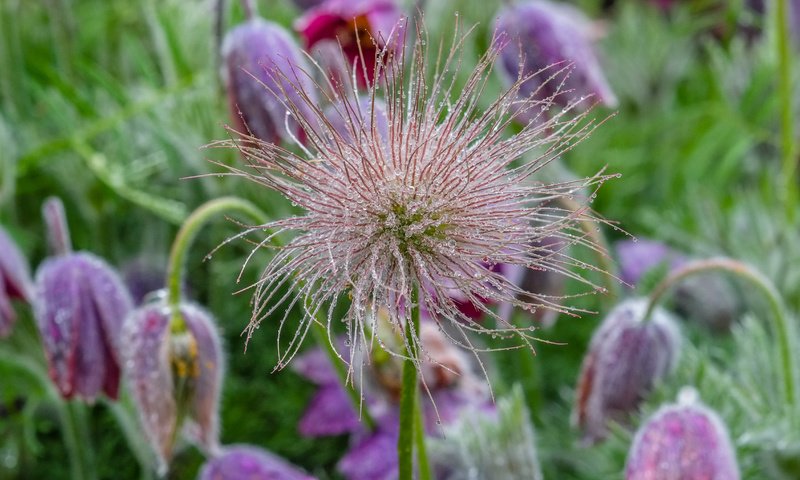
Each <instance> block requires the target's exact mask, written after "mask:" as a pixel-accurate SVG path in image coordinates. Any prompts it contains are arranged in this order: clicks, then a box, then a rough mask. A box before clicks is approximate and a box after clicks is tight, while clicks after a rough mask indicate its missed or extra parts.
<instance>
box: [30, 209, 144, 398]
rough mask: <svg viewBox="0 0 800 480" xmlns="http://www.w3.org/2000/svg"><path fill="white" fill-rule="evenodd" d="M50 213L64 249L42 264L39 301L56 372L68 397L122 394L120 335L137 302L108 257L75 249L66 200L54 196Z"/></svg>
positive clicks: (52, 369) (36, 309) (53, 234)
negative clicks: (104, 258) (63, 204)
mask: <svg viewBox="0 0 800 480" xmlns="http://www.w3.org/2000/svg"><path fill="white" fill-rule="evenodd" d="M44 215H45V218H46V220H47V221H48V223H49V224H50V226H51V229H50V234H51V238H50V240H51V243H52V244H53V245H54V246H56V247H57V251H58V253H59V254H58V255H56V256H53V257H50V258H48V259H47V260H45V261H44V263H42V264H41V265H40V266H39V269H38V270H37V272H36V283H35V298H34V301H33V305H34V314H35V316H36V322H37V325H38V327H39V331H40V333H41V337H42V344H43V346H44V351H45V357H46V358H47V362H48V365H49V372H50V377H51V378H52V379H53V382H54V383H55V384H56V387H57V388H58V390H59V392H61V395H63V396H64V397H65V398H71V397H73V396H76V395H77V396H79V397H81V398H83V399H85V400H87V401H93V400H94V399H95V398H96V397H97V395H98V394H99V393H100V392H101V391H102V392H104V393H105V394H106V395H107V396H108V397H110V398H116V397H117V393H118V389H119V378H120V358H119V357H120V355H119V348H120V339H119V335H120V331H121V328H122V322H123V321H124V320H125V317H126V316H127V315H128V313H129V312H130V311H131V309H132V308H133V301H132V300H131V297H130V294H129V293H128V290H127V289H126V288H125V286H124V285H123V283H122V280H121V279H120V278H119V275H118V274H117V273H116V272H115V271H114V270H113V269H112V268H111V266H109V265H108V264H107V263H106V262H104V261H103V260H102V259H100V258H98V257H96V256H95V255H92V254H91V253H87V252H77V253H72V252H71V251H69V237H68V235H69V233H68V232H67V229H66V219H65V218H64V212H63V206H62V205H61V202H60V200H58V199H50V200H48V201H47V202H46V203H45V206H44Z"/></svg>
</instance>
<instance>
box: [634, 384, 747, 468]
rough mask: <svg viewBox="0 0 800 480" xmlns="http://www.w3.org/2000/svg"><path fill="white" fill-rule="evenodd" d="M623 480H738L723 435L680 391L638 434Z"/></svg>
mask: <svg viewBox="0 0 800 480" xmlns="http://www.w3.org/2000/svg"><path fill="white" fill-rule="evenodd" d="M625 479H626V480H684V479H686V480H689V479H703V480H738V479H739V467H738V465H737V464H736V454H735V453H734V451H733V446H732V445H731V441H730V437H729V436H728V430H727V429H726V428H725V425H724V424H723V423H722V420H721V419H720V418H719V415H717V414H716V413H715V412H713V411H712V410H710V409H709V408H707V407H706V406H704V405H702V404H701V403H700V402H699V401H698V400H697V398H696V392H694V391H687V390H684V391H682V392H681V395H680V398H679V400H678V403H677V404H673V405H665V406H663V407H661V408H660V409H659V410H658V411H656V413H654V414H653V415H652V416H651V417H650V418H648V419H647V421H646V422H645V423H644V425H642V427H641V428H640V429H639V432H638V433H637V434H636V437H635V438H634V440H633V445H632V446H631V451H630V453H629V454H628V461H627V465H626V467H625Z"/></svg>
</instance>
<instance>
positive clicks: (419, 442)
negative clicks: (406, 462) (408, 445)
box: [414, 395, 431, 480]
mask: <svg viewBox="0 0 800 480" xmlns="http://www.w3.org/2000/svg"><path fill="white" fill-rule="evenodd" d="M416 397H417V401H416V405H415V406H414V411H415V413H416V415H414V417H415V418H416V422H415V423H416V426H415V429H414V443H415V445H416V448H417V463H418V464H419V480H431V466H430V463H429V462H428V451H427V449H426V448H425V420H424V414H423V411H422V405H421V402H420V396H419V395H417V396H416Z"/></svg>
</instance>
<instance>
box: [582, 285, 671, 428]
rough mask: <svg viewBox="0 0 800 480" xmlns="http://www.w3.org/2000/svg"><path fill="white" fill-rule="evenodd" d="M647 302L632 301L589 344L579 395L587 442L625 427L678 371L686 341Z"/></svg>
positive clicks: (665, 316)
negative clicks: (613, 425)
mask: <svg viewBox="0 0 800 480" xmlns="http://www.w3.org/2000/svg"><path fill="white" fill-rule="evenodd" d="M647 303H648V302H647V300H646V299H643V298H637V299H631V300H626V301H624V302H623V303H621V304H619V305H617V306H616V307H615V308H614V309H613V310H612V311H611V312H610V313H609V314H608V316H606V318H605V320H603V323H602V324H601V325H600V327H599V328H598V329H597V331H596V332H595V334H594V336H593V337H592V341H591V343H590V344H589V351H588V352H587V353H586V356H585V357H584V360H583V365H582V367H581V374H580V377H579V379H578V387H577V392H576V394H575V396H576V400H575V411H574V421H575V422H576V423H577V425H578V427H580V429H581V430H582V431H583V432H584V436H585V438H586V440H587V441H596V440H600V439H602V438H603V437H604V436H605V434H606V431H607V430H606V428H607V424H608V422H609V421H616V422H625V421H626V420H627V418H628V414H630V413H631V412H633V411H634V410H635V409H636V408H637V407H638V406H639V403H640V402H641V401H642V400H643V399H644V398H645V396H646V395H647V394H648V393H649V392H650V390H652V388H653V386H654V385H655V384H656V383H657V382H658V381H659V380H661V379H662V378H664V376H666V375H667V374H668V373H669V372H670V371H671V370H672V369H673V368H674V366H675V364H676V362H677V357H678V353H679V348H680V337H679V333H678V330H677V327H676V325H675V323H674V321H673V320H672V317H671V316H670V315H669V314H668V313H667V312H666V311H664V310H662V309H660V308H656V309H655V310H654V311H653V312H652V314H651V317H650V318H649V319H648V320H647V321H645V319H644V314H645V308H646V307H647Z"/></svg>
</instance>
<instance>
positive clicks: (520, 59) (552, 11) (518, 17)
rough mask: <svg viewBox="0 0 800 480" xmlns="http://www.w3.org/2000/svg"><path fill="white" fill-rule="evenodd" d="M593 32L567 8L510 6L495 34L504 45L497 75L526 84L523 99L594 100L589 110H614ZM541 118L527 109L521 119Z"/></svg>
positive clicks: (539, 1)
mask: <svg viewBox="0 0 800 480" xmlns="http://www.w3.org/2000/svg"><path fill="white" fill-rule="evenodd" d="M593 29H594V27H593V25H592V23H591V22H590V21H589V19H588V18H586V17H585V16H584V15H583V13H582V12H580V11H579V10H577V9H576V8H574V7H571V6H568V5H565V4H559V3H554V2H549V1H546V0H530V1H523V2H519V3H514V4H511V5H508V6H506V7H504V8H503V9H502V10H501V11H500V12H499V13H498V16H497V20H496V23H495V35H498V36H500V40H501V41H502V42H505V46H504V47H503V50H502V53H501V56H500V58H499V59H498V62H499V65H498V71H499V72H500V73H501V75H502V76H503V77H505V79H506V80H507V82H508V83H509V84H511V83H514V82H515V81H516V80H517V79H518V78H522V79H525V82H524V83H523V85H522V87H521V88H520V91H519V93H518V95H519V96H520V97H533V98H534V99H536V100H545V99H552V101H554V102H555V103H557V104H559V105H562V106H567V105H569V104H571V103H572V102H573V101H580V100H582V99H583V98H584V97H588V96H592V97H593V99H592V100H590V102H589V103H586V105H587V106H588V105H589V104H590V103H594V102H600V103H603V104H605V105H606V106H609V107H614V106H616V104H617V99H616V96H615V95H614V92H612V91H611V87H610V86H609V85H608V81H607V80H606V78H605V75H604V74H603V71H602V69H601V68H600V62H599V60H598V58H597V54H596V52H595V49H594V46H593V45H592V37H593V36H595V34H594V33H593ZM537 72H543V73H539V74H537V75H534V74H536V73H537ZM548 78H550V79H549V80H548ZM538 113H539V110H538V109H533V110H528V111H526V112H524V113H523V114H521V115H520V116H519V117H518V118H519V120H521V121H524V122H528V121H530V120H532V119H533V118H534V117H535V116H536V115H537V114H538Z"/></svg>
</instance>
